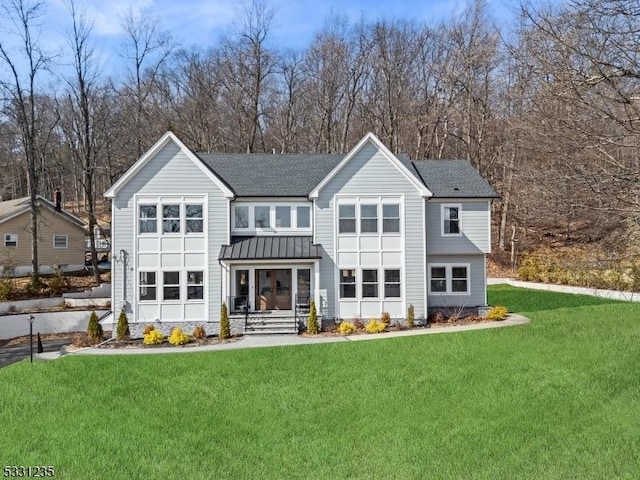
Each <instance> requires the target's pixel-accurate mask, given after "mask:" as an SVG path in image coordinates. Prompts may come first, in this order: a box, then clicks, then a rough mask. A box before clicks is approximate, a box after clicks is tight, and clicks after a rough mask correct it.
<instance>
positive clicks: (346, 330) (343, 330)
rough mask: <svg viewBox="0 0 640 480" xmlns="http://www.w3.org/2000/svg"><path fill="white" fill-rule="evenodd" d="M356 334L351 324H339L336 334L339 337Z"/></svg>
mask: <svg viewBox="0 0 640 480" xmlns="http://www.w3.org/2000/svg"><path fill="white" fill-rule="evenodd" d="M355 332H356V326H355V325H354V324H353V323H351V322H340V325H338V333H339V334H340V335H351V334H353V333H355Z"/></svg>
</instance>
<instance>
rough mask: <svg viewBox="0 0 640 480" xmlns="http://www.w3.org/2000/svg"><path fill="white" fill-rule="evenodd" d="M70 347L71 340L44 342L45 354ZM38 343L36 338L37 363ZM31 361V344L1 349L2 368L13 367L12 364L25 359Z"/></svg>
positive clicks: (34, 357)
mask: <svg viewBox="0 0 640 480" xmlns="http://www.w3.org/2000/svg"><path fill="white" fill-rule="evenodd" d="M65 345H69V340H65V339H56V340H43V341H42V346H43V348H44V351H45V352H59V351H60V349H61V348H62V347H63V346H65ZM37 351H38V343H37V341H36V338H35V336H34V338H33V360H34V361H36V358H37V353H36V352H37ZM25 358H26V359H27V360H28V359H29V342H26V343H21V344H19V345H10V346H4V347H0V368H1V367H6V366H7V365H11V364H12V363H16V362H19V361H20V360H23V359H25Z"/></svg>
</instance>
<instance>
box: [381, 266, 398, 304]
mask: <svg viewBox="0 0 640 480" xmlns="http://www.w3.org/2000/svg"><path fill="white" fill-rule="evenodd" d="M399 297H400V270H398V269H385V271H384V298H399Z"/></svg>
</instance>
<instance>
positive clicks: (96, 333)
mask: <svg viewBox="0 0 640 480" xmlns="http://www.w3.org/2000/svg"><path fill="white" fill-rule="evenodd" d="M103 337H104V332H103V331H102V325H100V322H98V314H97V313H96V312H91V316H90V317H89V326H88V327H87V338H88V339H89V340H90V341H91V342H94V343H98V342H100V341H101V340H102V338H103Z"/></svg>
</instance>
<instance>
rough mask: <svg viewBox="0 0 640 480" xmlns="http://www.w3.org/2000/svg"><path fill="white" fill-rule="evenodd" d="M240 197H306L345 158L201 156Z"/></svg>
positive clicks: (329, 156) (235, 154)
mask: <svg viewBox="0 0 640 480" xmlns="http://www.w3.org/2000/svg"><path fill="white" fill-rule="evenodd" d="M197 155H198V156H199V157H200V158H201V159H202V161H203V162H204V163H205V164H206V165H207V166H208V167H209V168H210V169H211V170H213V172H214V173H216V174H217V175H218V176H219V177H220V178H221V179H222V180H224V181H225V182H226V183H227V185H229V187H230V188H231V189H232V190H233V191H234V192H235V194H236V195H237V196H238V197H306V196H307V195H309V192H311V190H313V188H314V187H315V186H316V185H317V184H318V183H320V181H321V180H322V179H323V178H324V177H325V176H326V175H327V174H328V173H329V172H330V171H331V170H332V169H333V168H334V167H335V166H336V165H337V164H338V163H340V160H342V159H343V158H344V155H303V154H268V153H252V154H240V153H198V154H197Z"/></svg>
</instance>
